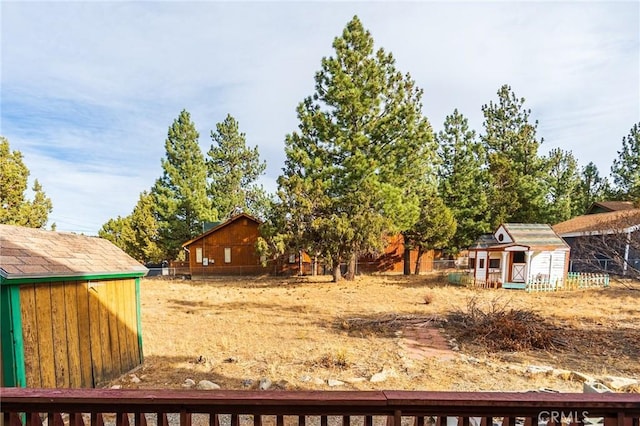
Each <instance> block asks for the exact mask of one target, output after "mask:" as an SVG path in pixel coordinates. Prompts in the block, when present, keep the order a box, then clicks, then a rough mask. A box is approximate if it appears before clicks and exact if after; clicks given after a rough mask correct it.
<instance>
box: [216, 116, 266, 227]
mask: <svg viewBox="0 0 640 426" xmlns="http://www.w3.org/2000/svg"><path fill="white" fill-rule="evenodd" d="M211 139H212V140H213V144H212V145H211V148H210V149H209V152H208V157H207V168H208V177H209V179H210V184H209V190H208V194H209V197H210V199H211V201H212V205H213V208H214V209H215V210H216V211H217V212H218V218H219V219H227V218H229V217H231V216H232V215H233V214H234V213H239V212H245V213H249V214H251V215H253V216H256V217H260V218H263V217H264V215H265V211H266V208H267V205H268V197H267V195H266V193H265V191H264V189H263V188H262V186H259V185H257V184H256V181H257V179H258V178H259V177H260V176H261V175H262V174H263V173H264V171H265V168H266V166H267V165H266V163H265V162H261V161H260V154H259V153H258V147H257V146H255V147H253V148H249V147H247V144H246V137H245V134H244V133H240V131H239V129H238V122H237V121H236V120H235V118H233V117H232V116H231V115H227V118H225V120H224V121H223V122H222V123H218V124H216V131H215V132H213V131H212V132H211Z"/></svg>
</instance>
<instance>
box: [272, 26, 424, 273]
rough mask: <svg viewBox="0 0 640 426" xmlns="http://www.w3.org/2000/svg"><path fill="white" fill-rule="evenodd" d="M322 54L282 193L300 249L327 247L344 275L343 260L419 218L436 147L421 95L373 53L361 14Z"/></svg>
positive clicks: (291, 138)
mask: <svg viewBox="0 0 640 426" xmlns="http://www.w3.org/2000/svg"><path fill="white" fill-rule="evenodd" d="M333 47H334V49H335V56H331V57H328V58H323V59H322V65H321V69H320V71H319V72H317V73H316V77H315V81H316V84H315V93H314V94H313V95H312V96H309V97H308V98H306V99H305V100H304V101H303V102H302V103H300V105H299V106H298V110H297V111H298V119H299V122H300V123H299V131H298V132H294V133H292V134H290V135H288V136H287V137H286V142H285V152H286V157H287V160H286V162H285V168H284V174H283V175H282V176H281V177H280V178H279V180H278V185H279V197H280V200H281V202H282V203H283V204H284V206H285V208H284V210H285V212H286V214H287V216H288V217H289V219H290V220H289V222H294V223H295V225H294V226H293V227H295V228H296V229H290V230H289V232H290V235H294V236H295V237H296V244H297V245H298V246H299V247H300V248H309V249H310V250H311V251H312V252H314V253H316V252H317V253H322V254H323V255H324V256H325V257H326V258H328V260H329V261H330V262H331V264H332V265H333V276H334V280H335V281H337V280H338V279H340V270H339V265H340V263H341V262H347V263H351V261H352V260H353V259H355V257H356V256H358V255H359V254H362V253H368V252H375V251H378V250H381V249H382V247H383V246H384V244H385V241H386V239H385V238H386V236H387V235H388V234H390V233H397V232H400V231H403V230H406V229H408V228H410V227H411V226H412V225H413V224H414V223H415V222H416V220H417V219H418V216H419V204H418V201H419V197H418V194H417V188H418V187H419V186H421V185H424V182H425V181H427V180H430V181H431V182H433V177H432V176H431V173H432V171H431V170H430V165H431V163H432V162H433V160H434V153H435V147H434V143H433V136H432V132H431V127H430V125H429V123H428V122H427V120H426V119H425V118H424V117H423V116H422V113H421V107H422V105H421V103H420V100H421V97H422V91H421V90H420V89H418V88H416V86H415V83H414V81H413V80H412V79H411V77H410V76H409V75H408V74H407V75H403V74H401V73H400V72H399V71H397V70H396V67H395V60H394V59H393V56H392V55H391V54H389V53H386V52H385V51H384V50H383V49H379V50H377V51H376V52H374V42H373V38H372V37H371V34H370V33H369V32H368V31H366V30H365V29H364V28H363V26H362V24H361V22H360V20H359V19H358V18H357V17H354V18H353V19H352V20H351V21H350V22H349V23H348V24H347V26H346V28H345V29H344V31H343V33H342V36H341V37H338V38H336V39H335V40H334V43H333Z"/></svg>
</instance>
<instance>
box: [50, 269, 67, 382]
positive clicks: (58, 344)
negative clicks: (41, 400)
mask: <svg viewBox="0 0 640 426" xmlns="http://www.w3.org/2000/svg"><path fill="white" fill-rule="evenodd" d="M65 286H66V283H64V282H63V283H56V284H52V285H51V322H52V325H53V357H54V362H55V370H56V371H55V375H56V387H58V388H68V387H69V386H70V382H69V350H68V346H69V344H68V338H67V317H66V312H65V301H64V287H65Z"/></svg>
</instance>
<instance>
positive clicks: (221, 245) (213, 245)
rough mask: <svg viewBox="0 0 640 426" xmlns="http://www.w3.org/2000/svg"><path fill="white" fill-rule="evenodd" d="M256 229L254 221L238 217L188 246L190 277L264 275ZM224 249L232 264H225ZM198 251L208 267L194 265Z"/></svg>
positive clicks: (256, 224) (264, 269)
mask: <svg viewBox="0 0 640 426" xmlns="http://www.w3.org/2000/svg"><path fill="white" fill-rule="evenodd" d="M258 226H259V224H258V223H257V222H256V221H254V220H251V219H250V218H248V217H244V216H241V217H239V218H238V219H237V220H234V221H232V222H230V223H228V224H226V225H224V226H222V227H220V228H219V229H216V230H215V231H214V232H211V233H209V234H206V235H204V236H203V237H202V238H199V239H197V240H195V241H194V242H192V243H191V244H189V245H188V246H187V249H188V250H189V253H190V255H189V267H190V268H191V274H192V276H203V275H255V274H261V273H267V272H268V271H269V269H268V268H266V267H263V266H262V265H261V263H260V256H258V253H257V252H256V248H255V244H256V242H257V241H258V237H259V235H260V233H259V231H258ZM225 248H229V249H231V262H228V263H227V262H225V255H224V251H225ZM198 249H201V250H202V257H203V259H205V258H206V259H207V261H208V265H204V263H199V262H197V259H196V251H197V250H198Z"/></svg>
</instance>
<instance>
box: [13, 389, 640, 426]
mask: <svg viewBox="0 0 640 426" xmlns="http://www.w3.org/2000/svg"><path fill="white" fill-rule="evenodd" d="M1 403H2V405H1V407H2V408H1V410H2V412H3V416H2V419H3V422H4V424H5V426H36V425H41V424H42V419H43V417H45V416H46V418H47V424H48V425H49V426H63V425H69V426H83V425H88V424H90V425H91V426H102V425H105V424H115V425H116V426H127V425H129V424H130V423H133V424H135V425H136V426H145V425H146V424H147V423H152V422H153V423H155V424H157V425H158V426H168V425H171V424H175V425H180V426H190V425H192V424H196V423H197V424H203V425H208V426H221V425H229V426H244V425H247V426H250V425H253V426H263V425H266V424H274V425H276V426H285V425H286V426H289V425H298V426H307V425H316V424H317V425H319V426H329V425H331V426H333V425H342V426H350V425H364V426H373V425H378V424H382V425H386V426H401V425H415V426H425V425H427V424H433V425H435V426H446V425H451V424H456V425H459V426H470V425H480V426H493V425H503V426H516V425H524V426H540V425H543V424H544V425H548V426H551V425H560V424H567V425H569V424H570V425H571V426H576V425H584V424H594V423H597V424H603V425H604V426H614V425H615V426H639V423H638V420H639V417H640V395H637V394H618V393H607V394H591V393H587V394H580V393H567V394H560V393H535V392H529V393H501V392H478V393H471V392H468V393H467V392H415V391H359V392H348V391H347V392H342V391H315V392H312V391H301V392H278V391H276V392H271V391H268V392H260V391H175V390H148V389H144V390H143V389H140V390H111V389H110V390H103V389H66V390H63V389H29V388H2V389H1ZM63 413H64V414H63ZM452 421H453V422H452ZM381 422H382V423H381Z"/></svg>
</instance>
